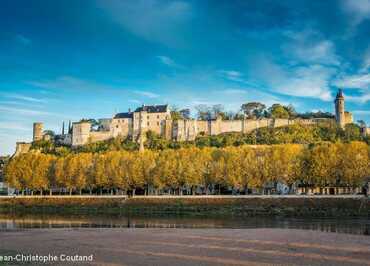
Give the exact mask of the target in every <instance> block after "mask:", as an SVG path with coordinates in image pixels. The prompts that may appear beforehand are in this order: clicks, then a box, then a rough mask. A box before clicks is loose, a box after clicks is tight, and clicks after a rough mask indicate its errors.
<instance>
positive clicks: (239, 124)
mask: <svg viewBox="0 0 370 266" xmlns="http://www.w3.org/2000/svg"><path fill="white" fill-rule="evenodd" d="M167 118H168V115H167V114H161V115H157V114H150V115H148V114H147V113H146V112H142V113H141V114H140V113H137V114H135V116H134V119H130V118H124V119H112V122H111V125H110V130H102V131H91V125H90V123H88V122H79V123H73V131H72V146H80V145H84V144H87V143H93V142H97V141H103V140H107V139H110V138H115V137H117V136H122V137H132V139H133V140H134V141H137V137H138V135H139V134H140V132H147V131H149V130H150V131H153V132H155V133H156V134H158V135H160V136H162V137H163V138H165V139H167V140H171V139H172V140H176V141H192V140H195V138H196V137H197V136H199V135H219V134H223V133H231V132H239V133H249V132H251V131H253V130H256V129H259V128H264V127H272V128H274V127H283V126H288V125H293V124H302V125H312V124H318V123H328V122H333V123H334V122H335V121H334V120H333V119H325V118H320V119H272V118H262V119H244V120H222V119H216V120H210V121H204V120H194V119H186V120H183V119H180V120H171V119H167Z"/></svg>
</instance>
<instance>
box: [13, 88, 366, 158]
mask: <svg viewBox="0 0 370 266" xmlns="http://www.w3.org/2000/svg"><path fill="white" fill-rule="evenodd" d="M334 105H335V119H332V118H311V119H302V118H297V119H274V118H262V119H241V120H222V119H221V118H220V117H218V118H216V119H211V120H196V119H190V118H187V119H179V120H172V119H171V111H170V109H169V107H168V105H149V106H146V105H143V106H141V107H139V108H137V109H136V110H135V111H133V112H132V111H131V110H129V111H128V112H124V113H118V114H116V115H114V116H113V117H112V118H104V119H99V120H98V123H97V124H98V125H95V123H94V124H93V123H92V122H91V121H87V120H81V121H80V122H75V123H73V124H72V125H71V123H69V126H68V130H67V133H65V132H64V123H63V129H62V134H59V135H55V136H51V135H48V134H46V133H45V131H43V124H42V123H40V122H38V123H34V125H33V129H34V131H33V141H40V140H48V139H51V140H53V141H54V142H56V143H58V144H61V145H68V146H81V145H85V144H87V143H94V142H98V141H103V140H107V139H111V138H116V137H118V136H121V137H129V138H131V139H132V140H134V141H137V142H140V140H142V138H143V137H145V133H146V132H147V131H152V132H154V133H156V134H158V135H160V136H161V137H163V138H164V139H167V140H176V141H192V140H194V139H195V138H196V137H197V136H198V135H218V134H222V133H228V132H240V133H248V132H251V131H253V130H255V129H258V128H263V127H282V126H287V125H293V124H303V125H312V124H320V123H337V124H338V125H339V126H340V127H341V128H344V127H345V125H346V124H349V123H352V122H353V118H352V114H351V113H349V112H346V111H345V99H344V95H343V91H342V90H338V93H337V95H336V98H335V101H334ZM362 131H363V134H368V132H369V131H370V130H369V129H366V128H365V129H364V130H362ZM28 145H29V144H27V143H18V144H17V152H16V153H17V154H18V153H19V152H25V151H27V150H28V149H29V148H30V146H28Z"/></svg>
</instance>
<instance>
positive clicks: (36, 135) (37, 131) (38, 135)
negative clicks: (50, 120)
mask: <svg viewBox="0 0 370 266" xmlns="http://www.w3.org/2000/svg"><path fill="white" fill-rule="evenodd" d="M43 131H44V124H43V123H39V122H36V123H33V141H38V140H42V138H43V135H44V134H43Z"/></svg>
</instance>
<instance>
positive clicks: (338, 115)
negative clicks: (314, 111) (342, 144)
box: [334, 89, 346, 128]
mask: <svg viewBox="0 0 370 266" xmlns="http://www.w3.org/2000/svg"><path fill="white" fill-rule="evenodd" d="M334 104H335V120H336V122H337V124H338V125H339V126H340V127H341V128H344V126H345V125H346V122H345V114H344V96H343V91H342V90H341V89H340V90H338V93H337V96H336V97H335V100H334Z"/></svg>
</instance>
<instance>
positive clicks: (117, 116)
mask: <svg viewBox="0 0 370 266" xmlns="http://www.w3.org/2000/svg"><path fill="white" fill-rule="evenodd" d="M132 117H133V113H132V112H126V113H118V114H116V115H115V116H114V118H132Z"/></svg>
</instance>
